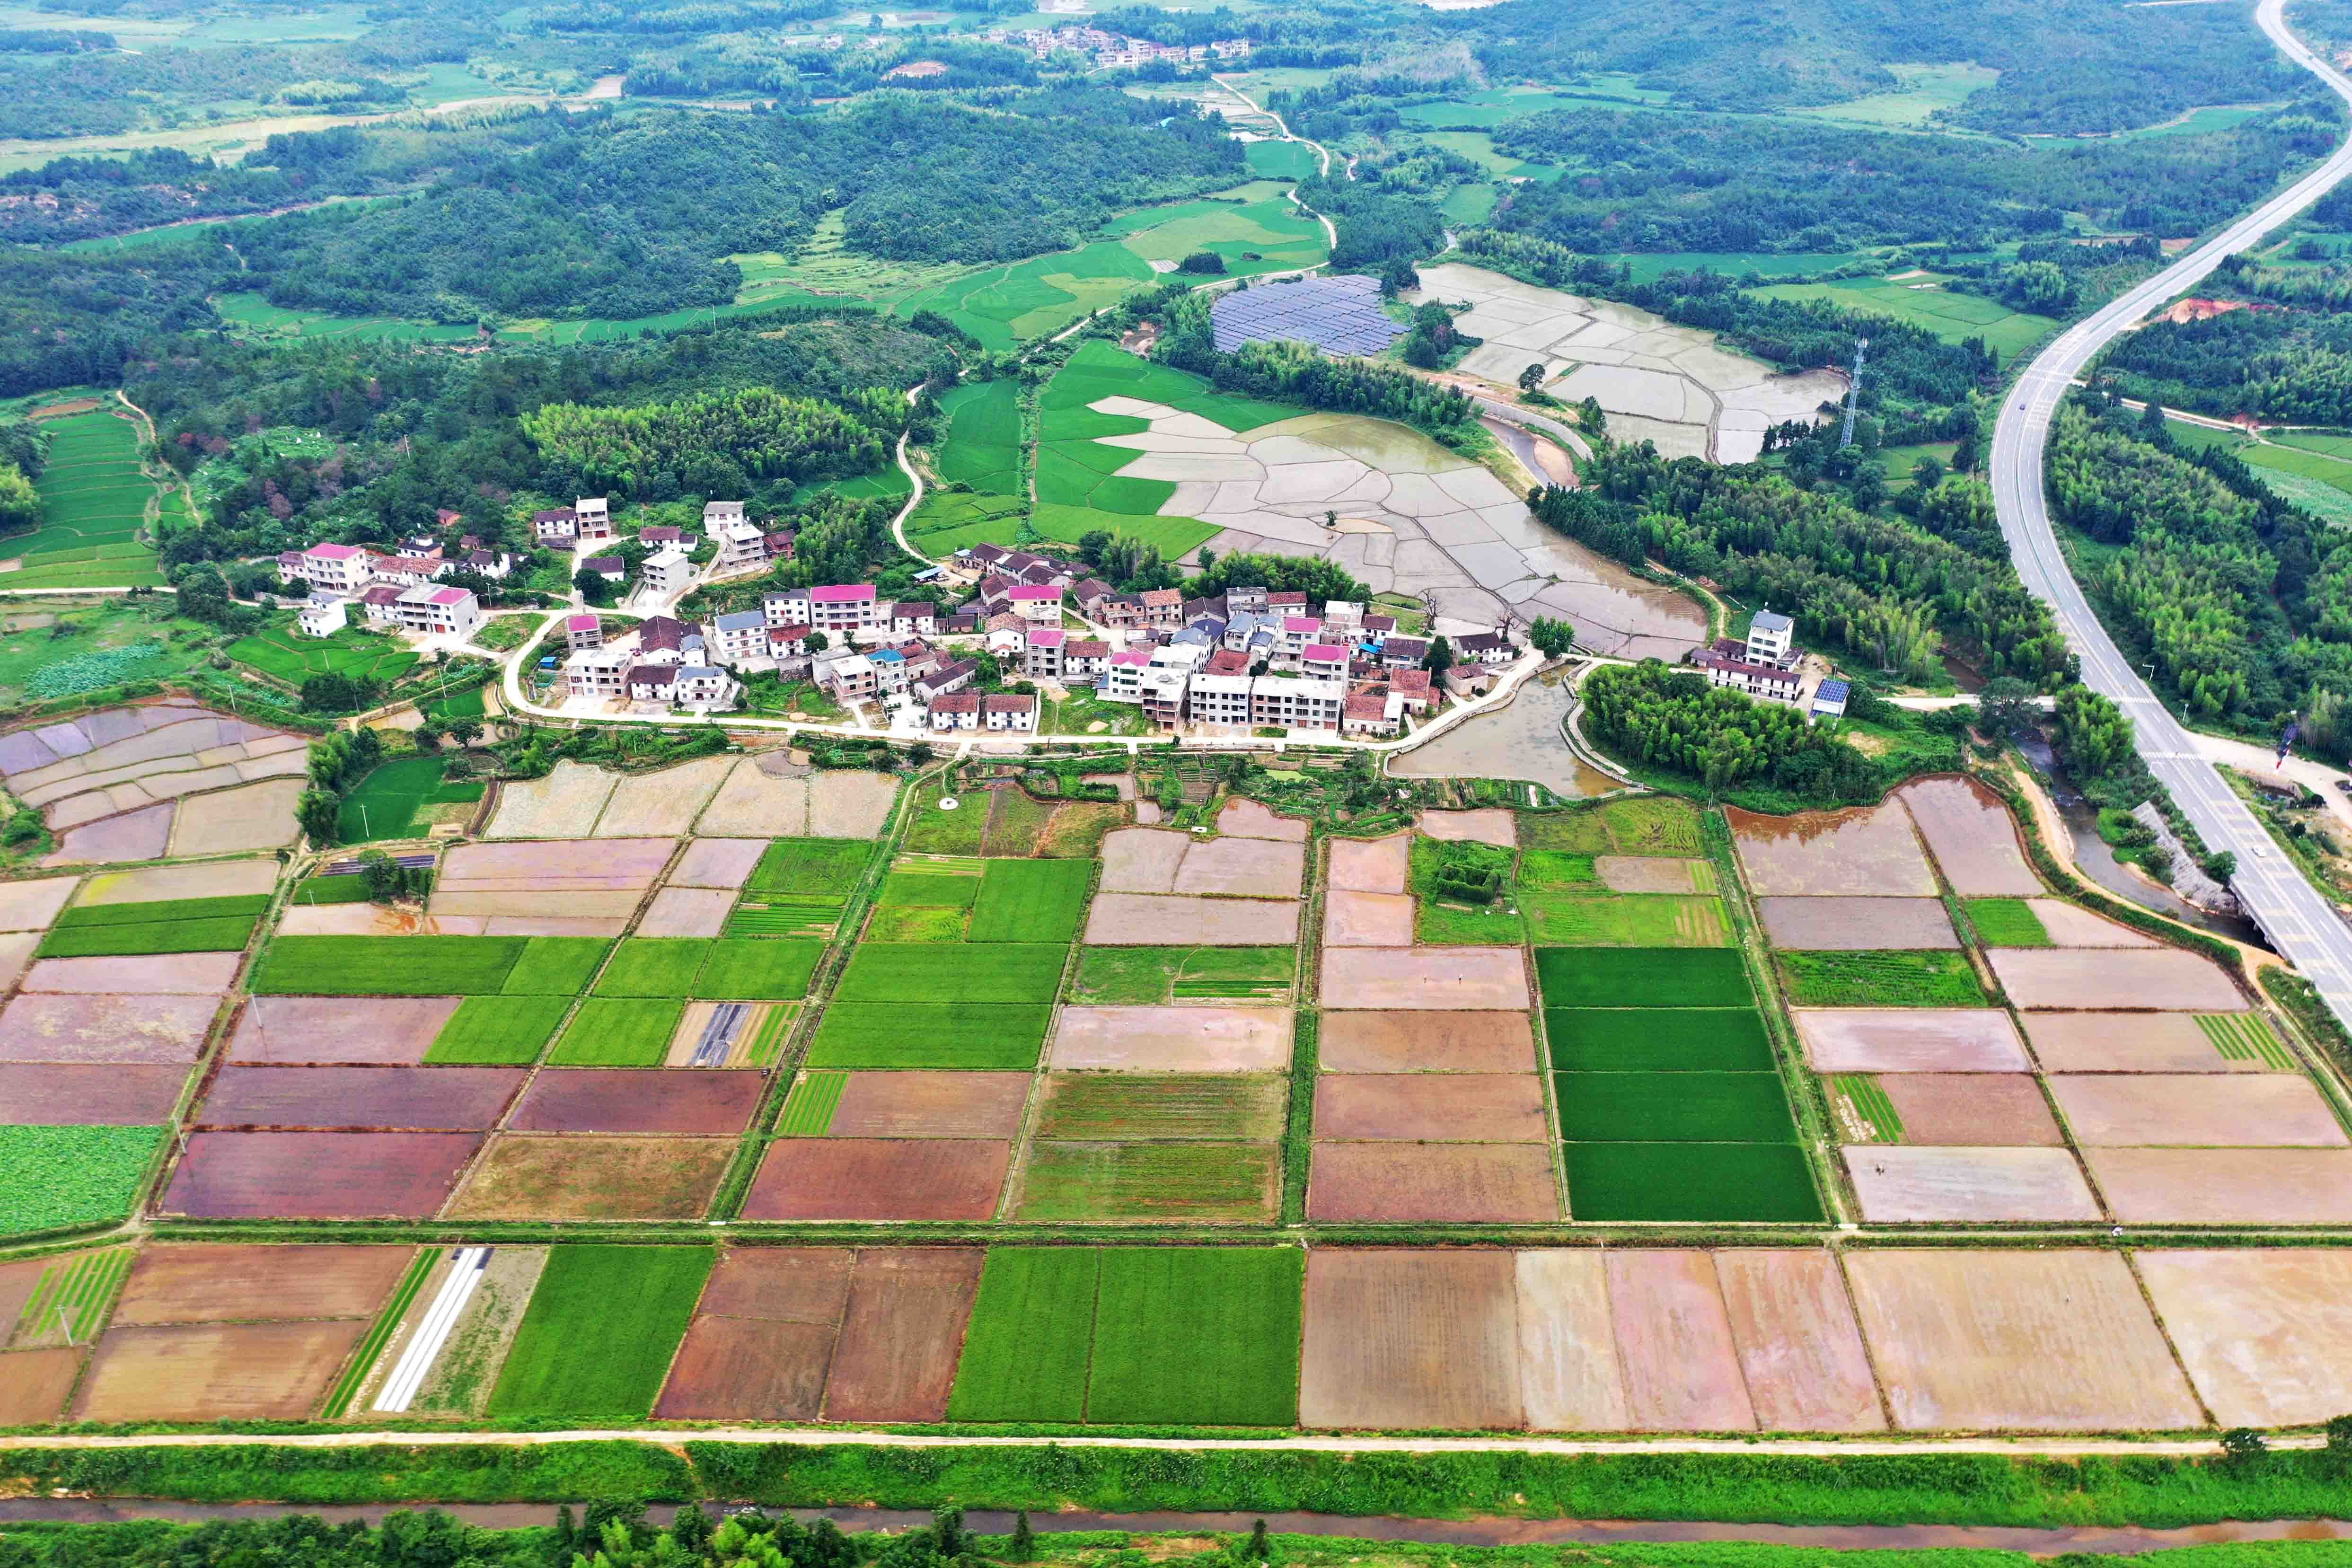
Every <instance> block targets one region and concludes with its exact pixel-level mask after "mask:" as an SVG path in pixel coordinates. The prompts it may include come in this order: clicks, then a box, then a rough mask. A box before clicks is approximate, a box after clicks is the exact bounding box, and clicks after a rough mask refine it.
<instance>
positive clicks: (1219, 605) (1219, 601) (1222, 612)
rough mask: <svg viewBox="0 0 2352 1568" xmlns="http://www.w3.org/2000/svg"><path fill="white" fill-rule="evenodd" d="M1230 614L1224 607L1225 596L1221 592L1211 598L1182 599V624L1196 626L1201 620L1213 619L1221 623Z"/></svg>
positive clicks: (1229, 616)
mask: <svg viewBox="0 0 2352 1568" xmlns="http://www.w3.org/2000/svg"><path fill="white" fill-rule="evenodd" d="M1232 614H1233V612H1232V611H1230V610H1228V609H1226V608H1225V598H1224V595H1222V594H1220V595H1217V596H1216V597H1215V598H1213V599H1187V600H1185V601H1184V624H1185V625H1186V626H1198V625H1199V624H1200V623H1201V622H1202V621H1208V620H1213V621H1216V622H1217V623H1219V624H1220V625H1223V623H1224V622H1225V621H1226V620H1227V619H1229V618H1231V616H1232Z"/></svg>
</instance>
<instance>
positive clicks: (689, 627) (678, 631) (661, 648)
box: [637, 616, 702, 664]
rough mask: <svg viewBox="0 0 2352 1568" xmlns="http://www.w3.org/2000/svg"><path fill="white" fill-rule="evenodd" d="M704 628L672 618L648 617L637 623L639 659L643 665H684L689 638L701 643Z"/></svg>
mask: <svg viewBox="0 0 2352 1568" xmlns="http://www.w3.org/2000/svg"><path fill="white" fill-rule="evenodd" d="M701 636H702V628H701V627H699V626H695V625H693V624H692V623H691V622H688V621H681V620H678V619H677V618H675V617H673V616H646V618H645V619H644V620H642V621H639V622H638V623H637V658H638V661H639V662H641V663H653V664H683V663H685V662H686V644H687V639H688V637H692V638H694V639H696V641H698V642H699V641H700V639H701Z"/></svg>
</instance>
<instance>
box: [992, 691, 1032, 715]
mask: <svg viewBox="0 0 2352 1568" xmlns="http://www.w3.org/2000/svg"><path fill="white" fill-rule="evenodd" d="M1036 706H1037V700H1036V699H1035V698H1034V697H1028V696H1024V695H1023V694H1022V693H1020V692H1017V691H992V692H990V693H989V694H988V695H987V696H985V697H983V698H982V699H981V700H980V710H981V711H982V712H983V713H1026V712H1028V711H1029V710H1031V709H1033V708H1034V707H1036Z"/></svg>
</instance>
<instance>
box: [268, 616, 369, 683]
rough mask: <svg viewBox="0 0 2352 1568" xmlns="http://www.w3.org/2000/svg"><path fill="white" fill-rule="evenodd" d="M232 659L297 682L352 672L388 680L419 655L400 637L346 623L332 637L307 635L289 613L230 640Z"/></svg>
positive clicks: (350, 674)
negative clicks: (260, 627) (256, 630)
mask: <svg viewBox="0 0 2352 1568" xmlns="http://www.w3.org/2000/svg"><path fill="white" fill-rule="evenodd" d="M228 656H229V658H233V659H235V660H236V662H237V663H239V664H242V665H246V666H248V667H250V668H254V669H257V670H259V671H260V672H261V673H262V674H264V675H268V676H272V677H275V678H276V679H279V680H282V681H284V682H286V683H287V684H288V685H289V686H299V685H301V684H302V682H303V681H304V680H306V679H309V678H310V677H311V676H313V675H348V676H351V677H352V678H353V679H361V678H366V679H373V680H381V681H383V682H384V683H385V684H386V685H390V684H391V683H392V682H393V681H395V680H398V679H400V678H401V677H402V676H404V675H405V674H407V673H408V672H409V671H410V670H411V669H414V668H415V667H416V655H415V654H414V653H412V652H411V651H409V649H408V648H406V647H404V646H402V644H401V643H400V641H399V639H397V638H395V637H383V636H379V635H377V634H376V633H373V632H364V631H360V630H358V629H357V628H354V627H346V628H345V629H343V630H342V631H340V632H337V633H336V634H335V635H334V636H332V637H304V636H303V635H302V634H301V633H299V632H298V631H296V630H295V629H294V626H293V622H292V620H291V618H290V617H289V618H288V619H287V620H284V621H281V622H278V624H276V625H274V626H268V627H266V628H264V629H263V630H261V631H258V632H256V633H254V634H253V635H252V636H251V637H239V638H237V639H236V641H235V642H233V643H231V644H229V645H228Z"/></svg>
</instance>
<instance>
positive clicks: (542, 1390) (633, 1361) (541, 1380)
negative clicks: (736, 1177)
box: [489, 1246, 715, 1421]
mask: <svg viewBox="0 0 2352 1568" xmlns="http://www.w3.org/2000/svg"><path fill="white" fill-rule="evenodd" d="M714 1258H715V1254H713V1253H712V1251H711V1249H710V1248H709V1247H583V1246H571V1247H555V1248H553V1249H551V1251H550V1252H549V1254H548V1258H547V1268H546V1271H545V1272H544V1273H542V1274H541V1276H540V1279H539V1285H538V1288H537V1289H534V1290H533V1291H532V1292H531V1297H530V1306H529V1307H528V1308H526V1309H525V1310H524V1312H523V1316H522V1322H521V1325H520V1327H519V1328H518V1329H517V1330H516V1331H515V1338H514V1345H513V1348H512V1349H511V1350H509V1352H508V1353H507V1360H506V1366H505V1368H504V1370H503V1371H501V1372H500V1373H499V1383H498V1386H497V1388H495V1389H494V1390H492V1391H491V1394H490V1409H489V1413H490V1415H491V1416H492V1417H493V1418H497V1417H501V1416H505V1417H520V1418H527V1419H550V1418H555V1417H562V1418H566V1419H574V1418H576V1419H583V1420H590V1421H641V1420H643V1419H645V1417H646V1415H648V1414H649V1413H650V1412H651V1411H652V1409H653V1405H654V1398H655V1396H656V1394H660V1392H661V1385H662V1380H663V1379H664V1378H665V1377H667V1375H668V1374H669V1363H670V1358H671V1356H672V1355H674V1354H675V1353H676V1352H677V1343H678V1341H679V1340H681V1339H683V1338H684V1337H685V1335H686V1327H687V1323H688V1321H690V1320H691V1319H692V1317H693V1316H694V1304H695V1301H696V1300H697V1299H698V1298H699V1297H700V1296H701V1294H702V1282H703V1280H704V1279H705V1278H706V1277H708V1276H709V1273H710V1266H711V1263H712V1262H713V1261H714Z"/></svg>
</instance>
